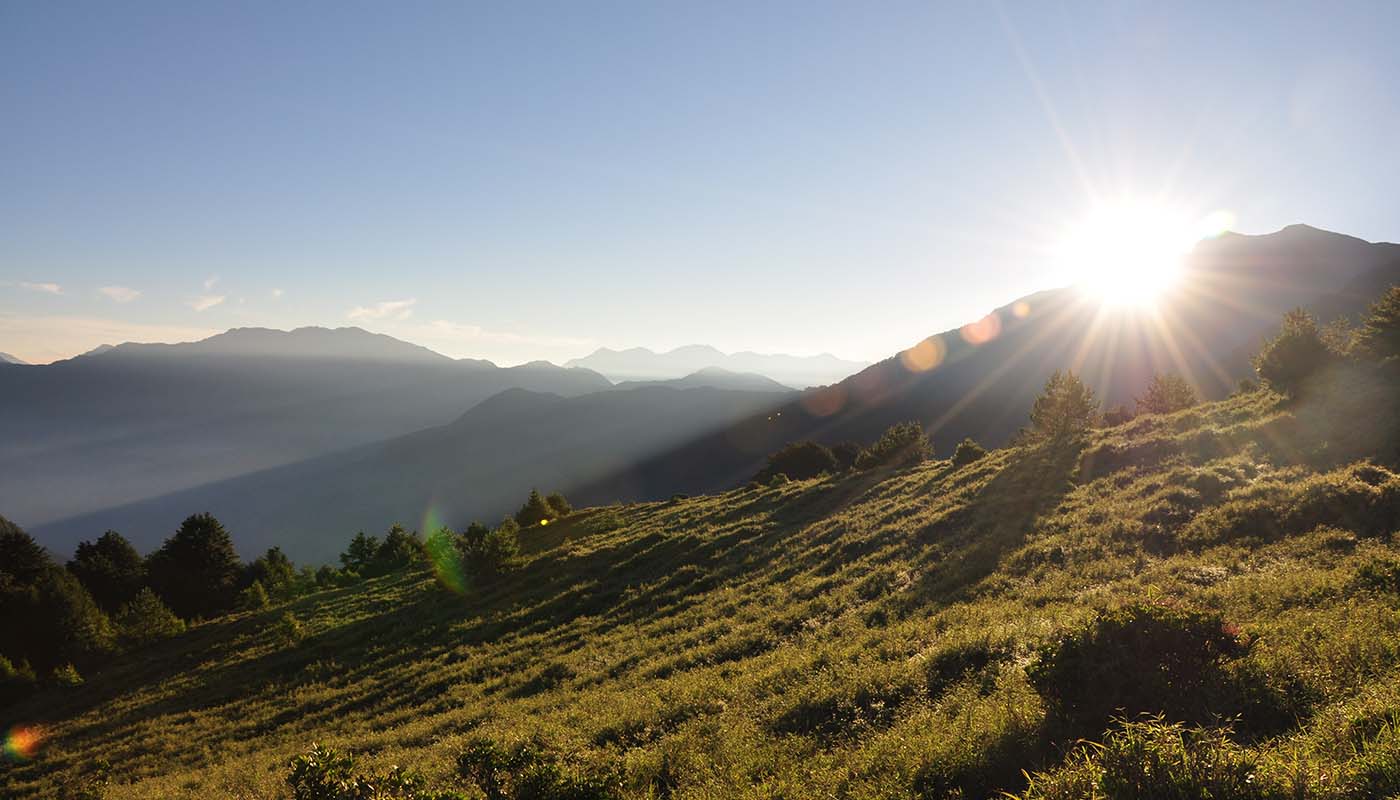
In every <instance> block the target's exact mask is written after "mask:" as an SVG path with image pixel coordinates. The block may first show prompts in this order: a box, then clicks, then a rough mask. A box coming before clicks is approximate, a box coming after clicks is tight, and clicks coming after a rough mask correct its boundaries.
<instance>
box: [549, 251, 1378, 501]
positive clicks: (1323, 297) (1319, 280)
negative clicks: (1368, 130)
mask: <svg viewBox="0 0 1400 800" xmlns="http://www.w3.org/2000/svg"><path fill="white" fill-rule="evenodd" d="M1397 282H1400V245H1397V244H1389V243H1370V242H1365V241H1362V240H1360V239H1356V238H1354V237H1351V236H1344V235H1341V234H1337V233H1331V232H1328V231H1322V230H1318V229H1316V228H1310V227H1308V226H1305V225H1293V226H1289V227H1287V228H1284V229H1283V230H1280V231H1277V232H1275V233H1271V234H1267V235H1263V236H1244V235H1240V234H1233V233H1231V234H1225V235H1224V236H1222V237H1220V238H1218V239H1213V240H1205V241H1202V242H1201V243H1200V244H1198V245H1197V247H1196V249H1195V251H1194V252H1193V253H1192V254H1191V256H1190V257H1189V258H1188V259H1187V260H1186V264H1185V274H1184V275H1183V277H1182V280H1181V282H1180V287H1179V288H1178V289H1177V290H1175V291H1173V292H1172V293H1170V294H1168V295H1166V296H1164V297H1162V298H1161V299H1159V301H1158V302H1157V304H1156V305H1155V307H1154V309H1153V310H1151V311H1144V310H1142V309H1133V308H1114V307H1112V306H1106V305H1104V304H1102V303H1101V302H1099V301H1098V300H1097V299H1093V298H1089V297H1086V296H1084V295H1083V294H1082V293H1081V292H1079V291H1077V290H1073V289H1058V290H1051V291H1046V292H1040V293H1038V294H1034V295H1031V296H1029V297H1025V298H1022V299H1020V300H1017V301H1016V302H1013V303H1008V304H1007V305H1005V306H1003V307H1001V308H998V309H995V310H994V311H992V312H991V313H990V314H988V315H987V316H986V317H985V318H983V319H982V320H979V321H975V322H972V323H971V324H969V325H966V326H964V327H963V328H961V329H956V330H950V331H944V332H943V333H939V334H935V335H933V336H930V337H929V338H927V339H925V340H924V341H922V342H918V343H911V345H912V346H911V347H910V348H909V349H908V350H905V351H904V352H902V353H899V354H897V355H895V356H892V357H891V358H888V359H885V360H884V361H881V362H880V363H878V364H875V365H873V366H871V367H869V368H867V369H865V370H863V371H861V372H859V373H857V374H855V375H852V376H850V377H849V378H846V379H845V380H843V381H841V382H840V383H837V384H835V385H833V386H829V387H825V388H823V389H817V390H812V391H808V392H805V393H804V394H803V395H802V396H801V397H798V398H794V399H790V400H789V401H788V402H787V403H785V404H782V405H781V406H776V407H775V408H773V409H769V410H766V411H765V412H764V413H763V414H761V415H755V416H753V417H750V418H748V419H745V420H740V421H739V422H737V423H735V424H733V425H731V426H729V427H728V428H726V429H725V430H722V431H717V432H716V433H714V434H712V435H710V436H708V437H704V438H702V439H698V440H695V441H692V442H687V443H686V444H685V445H683V446H681V447H678V448H676V449H675V450H674V451H672V452H668V453H662V454H658V455H657V456H655V457H654V458H651V459H648V460H647V461H645V462H643V463H640V464H637V465H635V466H634V467H632V468H630V469H628V470H626V471H624V472H623V473H621V474H619V475H617V476H614V478H613V479H611V480H607V479H605V480H602V481H597V482H583V483H581V484H580V485H579V486H576V487H573V488H574V494H576V495H578V496H579V497H580V498H583V499H585V500H589V501H599V502H602V501H606V500H610V499H612V498H614V497H619V496H622V497H628V496H630V497H635V498H639V499H648V498H657V497H666V496H669V495H670V494H671V493H673V492H691V493H697V492H706V491H715V490H718V489H725V488H730V487H732V486H733V485H734V482H735V481H737V480H741V479H743V478H746V477H747V476H749V475H752V474H754V472H756V471H757V470H758V468H759V467H760V466H761V465H762V461H763V458H764V456H766V455H767V454H768V453H771V452H773V451H774V450H777V449H778V448H779V447H782V446H783V444H785V443H786V442H790V441H797V440H800V439H816V440H818V441H821V442H823V443H826V444H836V443H839V442H842V441H855V442H869V441H871V440H873V439H874V438H875V437H877V436H879V435H880V432H881V431H883V430H884V429H885V428H887V427H888V426H890V425H893V424H895V423H898V422H903V421H905V420H918V421H919V422H921V423H922V424H923V426H924V428H925V429H926V430H928V431H930V432H931V433H932V434H933V438H934V442H935V445H936V446H937V447H938V449H939V452H940V453H941V454H947V453H950V452H951V448H952V447H953V446H954V445H956V443H957V442H959V441H961V440H962V439H963V438H964V437H972V438H973V439H976V440H977V441H979V442H981V443H982V444H984V445H988V446H992V445H1001V444H1003V443H1005V442H1006V441H1008V440H1009V439H1010V437H1011V436H1013V435H1014V434H1015V433H1016V431H1017V429H1018V428H1019V427H1021V426H1022V425H1023V424H1024V421H1025V409H1027V408H1028V407H1029V406H1030V403H1031V401H1032V400H1033V399H1034V398H1035V396H1036V394H1037V393H1038V392H1039V391H1040V388H1041V387H1042V386H1043V385H1044V384H1045V379H1046V378H1047V377H1049V375H1050V373H1051V372H1053V371H1055V370H1057V369H1064V368H1066V367H1068V368H1070V369H1073V370H1074V371H1075V372H1077V373H1079V374H1080V375H1082V376H1083V377H1084V379H1085V380H1086V381H1088V382H1089V383H1090V384H1091V385H1092V386H1093V387H1094V389H1095V390H1096V391H1097V392H1098V395H1099V397H1100V398H1101V399H1102V400H1103V401H1104V405H1105V407H1106V408H1112V407H1114V406H1117V405H1119V404H1128V405H1131V404H1132V401H1133V397H1134V396H1135V395H1136V394H1137V393H1139V392H1141V391H1142V387H1143V386H1145V385H1146V383H1147V381H1148V379H1149V378H1150V377H1151V376H1152V375H1153V373H1156V372H1177V373H1180V374H1181V375H1182V376H1184V377H1185V378H1186V379H1187V380H1189V381H1190V382H1191V383H1192V385H1193V386H1195V388H1196V391H1197V392H1198V393H1199V394H1200V395H1201V396H1202V397H1205V398H1208V399H1219V398H1221V397H1224V396H1226V395H1227V394H1229V393H1230V392H1231V391H1232V390H1233V389H1234V388H1235V384H1236V382H1237V381H1238V380H1240V379H1242V378H1246V377H1252V374H1253V373H1252V370H1251V369H1250V365H1249V359H1250V357H1251V356H1252V355H1253V354H1254V353H1255V352H1257V350H1258V347H1259V343H1260V342H1261V341H1262V340H1263V339H1264V338H1265V337H1266V336H1268V335H1272V333H1273V332H1274V331H1275V330H1276V329H1277V327H1278V320H1279V317H1280V316H1281V315H1282V314H1283V313H1284V312H1285V311H1288V310H1290V309H1292V308H1294V307H1297V306H1302V307H1304V308H1307V309H1310V310H1312V311H1313V312H1314V313H1316V314H1318V315H1319V317H1320V319H1321V321H1323V322H1326V321H1328V320H1330V319H1332V318H1334V317H1338V316H1346V315H1355V314H1357V313H1359V312H1363V311H1364V310H1365V309H1366V307H1367V305H1368V304H1369V303H1370V302H1371V301H1372V300H1374V299H1375V297H1376V296H1377V294H1378V293H1379V291H1380V290H1381V289H1383V288H1384V287H1386V286H1389V285H1391V284H1394V283H1397ZM1339 287H1340V288H1339ZM623 490H630V491H637V492H638V493H636V494H631V495H629V494H626V493H625V491H623Z"/></svg>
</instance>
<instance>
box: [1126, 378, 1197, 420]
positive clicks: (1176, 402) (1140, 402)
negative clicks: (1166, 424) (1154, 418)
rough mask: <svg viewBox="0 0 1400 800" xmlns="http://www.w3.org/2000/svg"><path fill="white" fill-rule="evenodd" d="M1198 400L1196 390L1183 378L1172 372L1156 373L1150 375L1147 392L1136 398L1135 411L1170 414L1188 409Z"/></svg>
mask: <svg viewBox="0 0 1400 800" xmlns="http://www.w3.org/2000/svg"><path fill="white" fill-rule="evenodd" d="M1198 402H1200V400H1199V399H1197V397H1196V390H1195V389H1192V388H1191V384H1189V383H1187V382H1186V379H1185V378H1183V377H1181V376H1180V375H1177V374H1176V373H1174V372H1172V373H1168V374H1166V375H1163V374H1161V373H1158V374H1156V375H1153V376H1152V383H1150V384H1148V386H1147V392H1146V393H1145V394H1143V396H1142V397H1139V398H1138V399H1137V413H1139V414H1170V413H1172V412H1174V411H1183V410H1185V409H1188V408H1190V407H1192V406H1194V405H1196V404H1197V403H1198Z"/></svg>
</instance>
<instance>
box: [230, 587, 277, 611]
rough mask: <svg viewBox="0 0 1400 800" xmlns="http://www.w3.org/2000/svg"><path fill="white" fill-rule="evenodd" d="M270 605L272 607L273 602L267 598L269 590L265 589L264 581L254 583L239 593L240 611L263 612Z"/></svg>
mask: <svg viewBox="0 0 1400 800" xmlns="http://www.w3.org/2000/svg"><path fill="white" fill-rule="evenodd" d="M269 605H272V600H271V598H269V597H268V596H267V589H265V588H263V585H262V581H253V582H252V583H250V584H248V586H247V587H246V588H245V589H244V590H243V591H241V592H239V593H238V610H239V611H262V610H263V609H264V608H267V607H268V606H269Z"/></svg>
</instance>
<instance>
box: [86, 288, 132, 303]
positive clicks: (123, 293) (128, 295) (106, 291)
mask: <svg viewBox="0 0 1400 800" xmlns="http://www.w3.org/2000/svg"><path fill="white" fill-rule="evenodd" d="M97 293H98V294H100V295H103V296H104V297H106V298H108V299H109V300H114V301H116V302H118V303H130V302H131V301H132V300H135V299H136V298H138V297H140V296H141V293H140V292H139V291H137V290H135V289H131V288H128V287H126V286H103V287H102V288H100V289H98V290H97Z"/></svg>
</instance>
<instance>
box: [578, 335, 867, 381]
mask: <svg viewBox="0 0 1400 800" xmlns="http://www.w3.org/2000/svg"><path fill="white" fill-rule="evenodd" d="M564 366H566V367H586V368H588V369H591V370H595V371H597V372H600V373H602V374H603V375H606V376H607V377H608V378H609V379H611V380H614V381H638V382H644V381H659V380H674V379H677V378H683V377H686V376H688V375H691V374H694V373H695V372H697V371H699V370H703V369H710V368H719V369H724V370H728V371H731V372H751V373H757V374H759V375H765V376H767V377H769V378H772V379H773V380H775V381H777V382H779V383H781V384H784V385H786V386H790V387H792V388H794V389H802V388H806V387H808V386H823V385H826V384H828V383H832V382H834V381H839V380H841V379H842V378H844V377H846V376H847V375H850V374H851V373H853V372H855V371H857V370H859V369H862V368H863V367H865V366H867V363H866V362H862V361H846V360H843V359H839V358H837V357H835V356H833V355H830V354H827V353H823V354H822V355H818V356H791V355H782V354H764V353H752V352H747V351H746V352H742V353H733V354H726V353H723V352H720V351H719V350H717V349H715V348H713V347H710V346H709V345H699V344H696V345H686V346H684V347H677V348H676V349H674V350H670V351H668V352H665V353H657V352H653V351H651V350H648V349H647V348H645V347H633V348H629V349H627V350H610V349H608V348H606V347H604V348H600V349H598V350H596V351H594V352H593V353H592V354H590V355H588V356H585V357H584V358H576V359H573V360H572V361H568V362H565V364H564Z"/></svg>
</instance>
